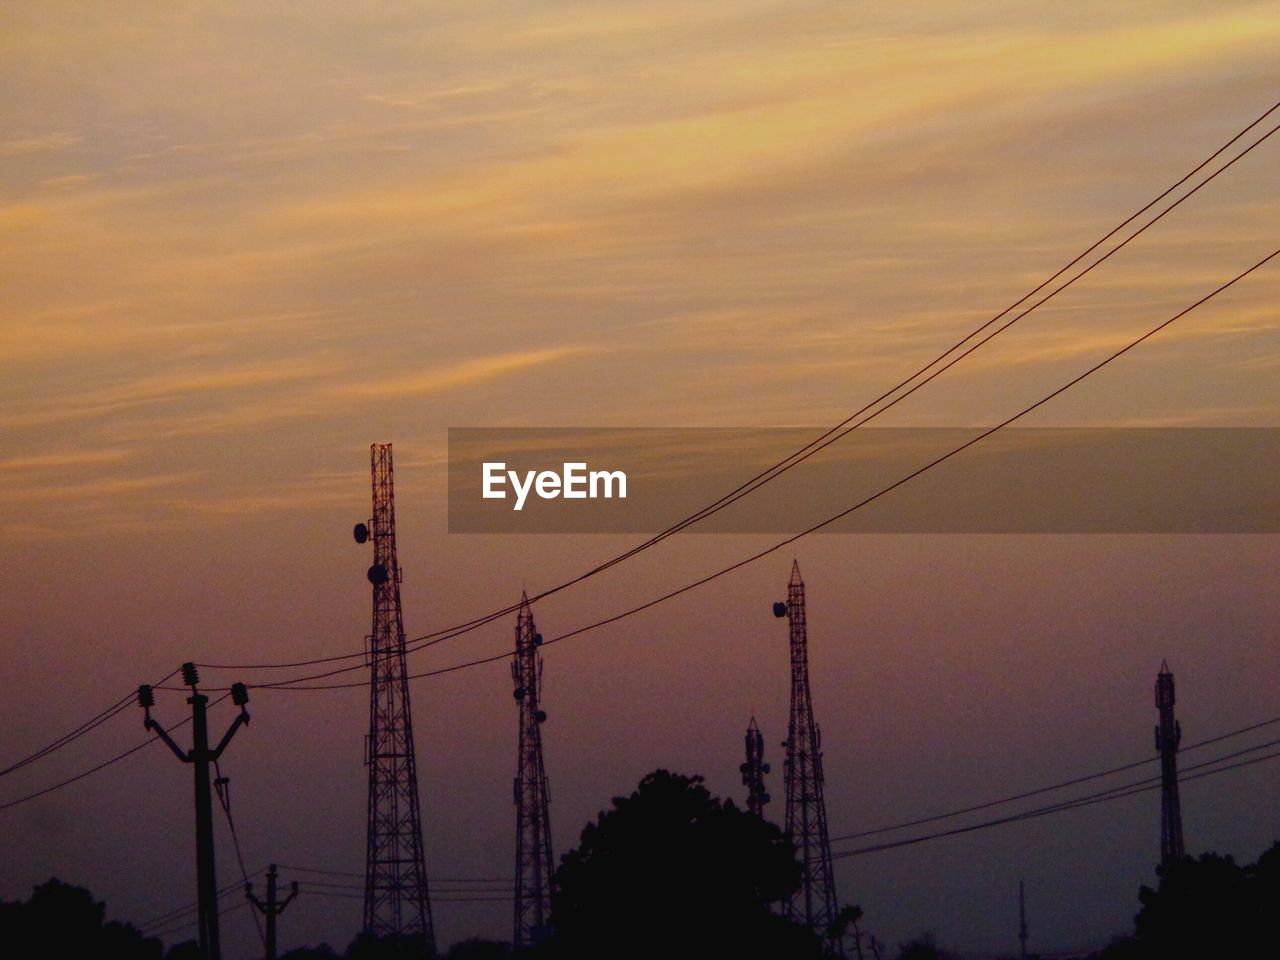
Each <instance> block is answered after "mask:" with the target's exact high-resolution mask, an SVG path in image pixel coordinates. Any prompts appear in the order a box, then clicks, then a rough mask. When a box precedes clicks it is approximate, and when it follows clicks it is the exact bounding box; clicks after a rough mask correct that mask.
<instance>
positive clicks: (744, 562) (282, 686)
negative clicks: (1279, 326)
mask: <svg viewBox="0 0 1280 960" xmlns="http://www.w3.org/2000/svg"><path fill="white" fill-rule="evenodd" d="M1277 129H1280V127H1277ZM1277 256H1280V249H1276V250H1273V251H1272V252H1271V253H1269V254H1267V255H1266V256H1265V257H1263V258H1262V259H1261V260H1259V261H1258V262H1257V263H1255V264H1254V265H1253V266H1251V267H1248V268H1246V269H1245V270H1243V271H1241V272H1240V273H1238V274H1236V275H1235V276H1234V277H1232V278H1231V279H1230V280H1227V281H1225V282H1224V283H1222V284H1220V285H1219V286H1217V287H1216V288H1214V289H1213V290H1211V291H1210V292H1209V293H1206V294H1205V295H1204V296H1202V297H1200V299H1198V300H1196V301H1195V302H1193V303H1192V304H1190V305H1189V306H1187V307H1184V308H1183V309H1182V310H1179V311H1178V312H1177V313H1175V314H1174V315H1173V316H1171V317H1169V318H1168V319H1167V320H1164V321H1162V322H1160V323H1158V324H1156V325H1155V326H1154V327H1152V328H1151V329H1150V330H1148V331H1147V332H1146V333H1143V334H1142V335H1140V336H1138V337H1137V338H1135V339H1133V340H1131V341H1129V343H1127V344H1126V345H1125V346H1123V347H1121V348H1120V349H1119V350H1116V351H1114V352H1113V353H1111V354H1109V355H1107V356H1106V357H1104V358H1103V359H1102V360H1099V361H1098V362H1097V363H1095V364H1094V365H1093V366H1091V367H1089V368H1087V369H1086V370H1084V372H1082V373H1079V374H1077V375H1076V376H1075V377H1073V378H1071V379H1070V380H1068V381H1067V382H1066V383H1064V384H1062V385H1061V386H1059V387H1057V388H1056V389H1054V390H1052V391H1051V392H1049V393H1047V394H1045V395H1044V396H1043V397H1041V398H1040V399H1039V400H1036V401H1035V402H1033V403H1031V404H1029V405H1027V406H1025V407H1023V408H1022V409H1021V410H1019V411H1018V412H1017V413H1015V414H1013V415H1012V416H1010V417H1007V418H1006V419H1004V420H1002V421H1000V422H999V423H997V424H995V425H994V426H991V427H988V428H987V429H985V430H983V431H982V432H980V433H978V434H977V435H976V436H974V437H971V438H970V439H969V440H967V441H965V442H964V443H962V444H960V445H959V446H957V447H954V448H952V449H951V450H950V451H948V452H947V453H944V454H942V455H940V456H938V457H935V458H934V459H933V460H930V461H929V462H928V463H926V464H924V465H923V466H921V467H918V468H916V469H915V470H913V471H912V472H910V473H908V474H907V475H906V476H904V477H901V478H899V479H898V480H896V481H894V482H893V483H890V484H889V485H888V486H885V487H882V488H881V489H880V490H878V491H877V492H876V493H873V494H871V495H869V496H867V497H865V498H863V499H862V500H860V501H858V502H857V503H855V504H853V505H852V506H850V507H846V508H845V509H844V510H841V511H840V512H839V513H836V514H833V515H832V516H830V517H827V518H826V519H825V520H822V521H819V522H818V523H815V524H813V525H812V526H810V527H808V528H807V529H805V530H801V531H800V532H799V533H796V534H793V535H792V536H789V537H786V538H785V539H783V540H779V541H778V542H777V543H775V544H773V545H772V546H770V547H766V548H765V549H763V550H760V551H758V552H756V553H753V554H751V555H749V556H747V557H744V558H743V559H741V560H738V561H736V562H735V563H731V564H729V565H728V566H727V567H722V568H721V569H719V570H717V571H715V572H714V573H709V574H707V575H706V576H704V577H701V578H699V579H697V580H694V581H692V582H690V583H687V584H685V585H684V586H682V587H678V588H676V589H674V590H671V591H669V592H667V593H664V594H662V595H660V596H658V597H655V598H653V599H651V600H648V601H646V602H644V603H641V604H639V605H637V606H635V607H631V608H630V609H628V610H624V611H622V612H621V613H616V614H614V615H612V616H609V617H605V618H603V619H601V620H596V621H595V622H593V623H589V624H586V625H584V626H581V627H578V628H576V629H574V630H570V631H569V632H568V633H562V634H560V635H559V636H557V637H553V638H551V639H548V640H545V641H544V642H543V646H549V645H550V644H553V643H559V642H560V641H561V640H568V639H569V638H571V637H575V636H578V635H579V634H583V633H587V632H589V631H591V630H595V629H598V628H599V627H603V626H607V625H608V624H611V623H616V622H617V621H619V620H624V619H626V618H627V617H630V616H633V615H635V614H637V613H640V612H642V611H644V610H648V609H649V608H650V607H656V606H658V605H659V604H661V603H665V602H666V601H668V600H671V599H673V598H675V597H678V596H680V595H681V594H684V593H688V592H689V591H691V590H696V589H697V588H698V587H702V586H705V585H706V584H708V583H711V582H712V581H713V580H718V579H719V578H720V577H723V576H725V575H726V574H729V573H732V572H734V571H735V570H739V569H741V568H742V567H745V566H748V565H749V564H752V563H755V562H756V561H757V560H761V559H763V558H764V557H767V556H769V555H771V554H773V553H776V552H777V551H779V550H781V549H783V548H784V547H788V546H790V545H791V544H793V543H795V542H796V541H797V540H800V539H802V538H804V537H807V536H809V535H810V534H812V533H816V532H817V531H819V530H822V529H824V528H825V527H828V526H830V525H831V524H833V523H835V522H837V521H838V520H842V519H844V518H845V517H847V516H849V515H850V514H852V513H854V512H856V511H858V510H861V509H862V508H863V507H866V506H868V505H869V504H871V503H874V502H875V501H876V500H879V499H880V498H881V497H883V496H885V495H886V494H888V493H891V492H892V491H894V490H896V489H897V488H898V487H901V486H903V485H904V484H907V483H909V482H911V481H912V480H914V479H915V478H916V477H918V476H920V475H921V474H923V473H926V472H928V471H929V470H932V469H933V468H934V467H937V466H939V465H940V464H942V463H945V462H946V461H948V460H950V459H951V458H952V457H954V456H956V455H957V454H959V453H962V452H963V451H965V450H967V449H969V448H970V447H972V446H974V445H976V444H978V443H981V442H982V441H983V440H985V439H986V438H987V437H990V436H991V435H992V434H994V433H997V432H999V431H1000V430H1003V429H1004V428H1005V427H1008V426H1009V425H1010V424H1012V423H1015V422H1017V421H1018V420H1021V419H1022V418H1023V417H1025V416H1026V415H1027V414H1029V413H1031V412H1032V411H1034V410H1037V409H1039V408H1040V407H1042V406H1044V405H1045V404H1046V403H1048V402H1049V401H1051V400H1053V399H1054V398H1056V397H1058V396H1060V395H1061V394H1063V393H1065V392H1066V391H1068V390H1070V389H1071V388H1072V387H1074V386H1076V385H1077V384H1078V383H1080V382H1081V381H1082V380H1085V379H1086V378H1088V377H1090V376H1092V375H1093V374H1095V373H1097V372H1098V371H1099V370H1101V369H1102V368H1103V367H1105V366H1107V365H1108V364H1110V363H1112V362H1113V361H1115V360H1117V359H1119V358H1120V357H1122V356H1124V355H1125V354H1126V353H1128V352H1129V351H1130V350H1132V349H1134V348H1135V347H1137V346H1139V345H1141V344H1143V343H1145V342H1146V341H1147V340H1150V339H1151V338H1152V337H1154V336H1155V335H1156V334H1158V333H1160V332H1161V331H1162V330H1164V329H1165V328H1166V327H1168V326H1170V325H1171V324H1173V323H1174V322H1176V321H1177V320H1180V319H1181V318H1182V317H1185V316H1186V315H1187V314H1188V313H1190V312H1191V311H1193V310H1195V309H1197V308H1198V307H1200V306H1203V305H1204V304H1205V303H1208V302H1209V301H1210V300H1212V299H1213V298H1214V297H1216V296H1218V295H1219V294H1220V293H1222V292H1223V291H1225V290H1228V289H1230V288H1231V287H1233V286H1234V285H1235V284H1237V283H1239V282H1240V281H1241V280H1243V279H1244V278H1245V277H1247V276H1249V275H1250V274H1252V273H1253V272H1254V271H1256V270H1258V269H1260V268H1261V267H1263V266H1265V265H1266V264H1267V263H1269V262H1271V261H1272V260H1274V259H1275V258H1276V257H1277ZM511 655H512V652H511V651H509V650H508V651H504V652H502V653H499V654H494V655H492V656H488V657H478V658H476V659H473V660H468V661H465V662H463V663H458V664H454V665H452V666H449V667H440V668H438V669H435V670H427V671H423V672H421V673H411V674H408V675H407V679H409V680H421V679H424V678H427V677H436V676H440V675H442V674H446V673H453V672H455V671H458V670H465V669H468V668H470V667H477V666H481V665H482V664H486V663H493V662H495V661H497V660H505V659H507V658H508V657H510V656H511ZM350 669H352V668H349V667H344V668H340V669H337V670H330V671H327V672H325V673H318V674H311V675H310V676H302V677H292V678H289V679H287V680H280V681H277V682H275V683H264V684H259V685H258V689H265V690H345V689H350V688H353V687H364V686H367V684H366V683H364V682H362V681H357V682H348V683H328V684H309V685H307V686H298V685H297V684H301V683H303V682H305V681H308V680H318V679H324V678H326V677H330V676H333V675H335V674H339V673H345V672H347V671H348V670H350Z"/></svg>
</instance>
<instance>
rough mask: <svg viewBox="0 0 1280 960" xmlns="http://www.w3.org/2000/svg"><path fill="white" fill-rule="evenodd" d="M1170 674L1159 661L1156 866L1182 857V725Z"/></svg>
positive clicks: (1163, 663)
mask: <svg viewBox="0 0 1280 960" xmlns="http://www.w3.org/2000/svg"><path fill="white" fill-rule="evenodd" d="M1173 702H1174V696H1173V674H1172V673H1170V672H1169V663H1168V661H1166V660H1162V661H1161V662H1160V672H1159V673H1158V674H1156V709H1157V710H1159V711H1160V725H1159V726H1157V727H1156V752H1157V753H1158V754H1160V864H1161V866H1164V867H1168V866H1169V864H1170V863H1171V862H1173V861H1174V860H1178V859H1180V858H1181V857H1183V856H1185V855H1186V850H1185V849H1184V848H1183V845H1182V806H1181V804H1180V803H1179V802H1178V745H1179V744H1180V743H1181V742H1182V725H1181V724H1179V723H1178V721H1177V720H1175V719H1174V717H1173Z"/></svg>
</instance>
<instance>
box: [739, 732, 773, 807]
mask: <svg viewBox="0 0 1280 960" xmlns="http://www.w3.org/2000/svg"><path fill="white" fill-rule="evenodd" d="M745 741H746V747H747V759H746V762H744V763H743V764H742V766H740V767H739V768H738V769H739V770H741V771H742V784H743V786H745V787H746V788H747V810H748V811H750V812H751V813H754V814H755V815H756V816H757V817H760V818H761V819H764V805H765V804H766V803H768V802H769V799H770V797H769V794H768V793H767V792H766V791H765V788H764V775H765V774H766V773H768V772H769V765H768V764H767V763H765V762H764V735H763V734H762V733H761V732H760V728H759V727H757V726H756V718H755V717H752V718H751V722H750V723H749V724H747V735H746V737H745Z"/></svg>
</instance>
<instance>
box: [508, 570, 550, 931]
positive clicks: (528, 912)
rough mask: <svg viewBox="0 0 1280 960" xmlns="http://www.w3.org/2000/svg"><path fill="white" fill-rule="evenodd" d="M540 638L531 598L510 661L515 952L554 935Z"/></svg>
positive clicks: (523, 606)
mask: <svg viewBox="0 0 1280 960" xmlns="http://www.w3.org/2000/svg"><path fill="white" fill-rule="evenodd" d="M540 646H542V634H540V633H538V628H537V627H536V626H534V623H533V609H532V608H531V607H530V606H529V596H528V594H522V595H521V597H520V612H519V614H517V616H516V655H515V657H514V658H512V660H511V680H512V682H513V683H514V684H515V691H514V695H515V698H516V702H517V703H519V704H520V756H519V760H518V762H517V765H516V779H515V785H514V786H515V790H514V792H515V801H516V906H515V935H514V937H513V942H514V945H515V949H516V951H519V950H520V949H521V948H522V947H525V946H530V945H532V944H536V943H541V942H542V941H543V940H545V939H546V938H547V936H548V935H549V934H550V932H551V928H550V920H551V878H552V874H553V869H552V859H551V818H550V814H549V812H548V803H549V800H550V797H549V796H548V794H547V773H546V770H545V769H544V768H543V765H542V724H543V723H544V722H546V719H547V714H546V711H545V710H543V709H542V706H541V700H540V692H541V691H540V689H539V688H540V687H541V685H542V657H541V656H540V655H539V654H538V648H539V647H540Z"/></svg>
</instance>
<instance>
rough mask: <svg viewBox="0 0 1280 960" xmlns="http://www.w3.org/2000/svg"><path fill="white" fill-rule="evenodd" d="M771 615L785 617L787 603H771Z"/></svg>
mask: <svg viewBox="0 0 1280 960" xmlns="http://www.w3.org/2000/svg"><path fill="white" fill-rule="evenodd" d="M773 615H774V616H775V617H785V616H786V615H787V605H786V604H785V603H775V604H774V605H773Z"/></svg>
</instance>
